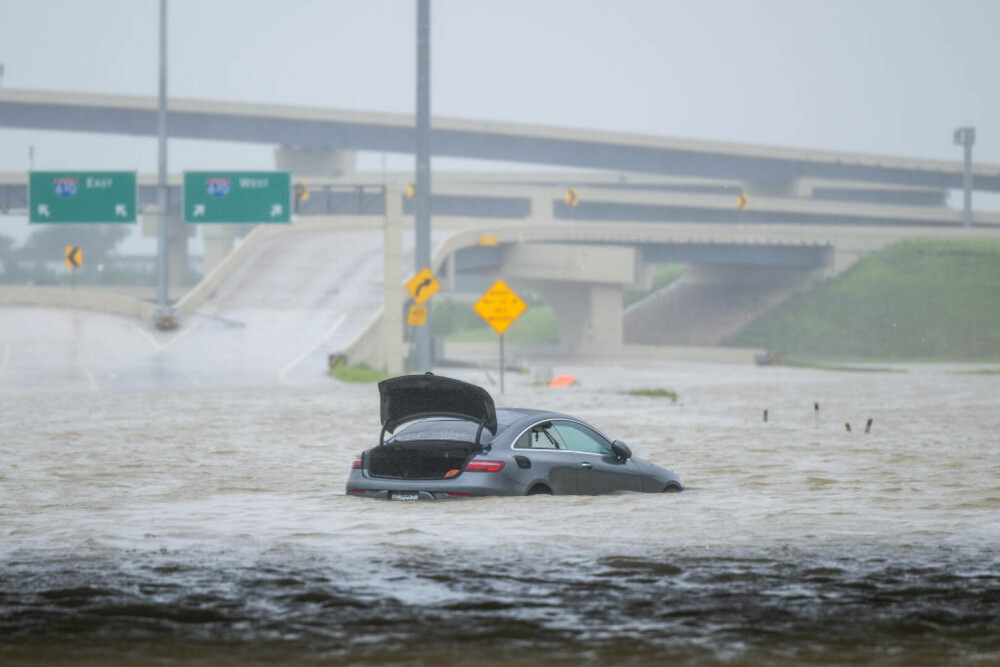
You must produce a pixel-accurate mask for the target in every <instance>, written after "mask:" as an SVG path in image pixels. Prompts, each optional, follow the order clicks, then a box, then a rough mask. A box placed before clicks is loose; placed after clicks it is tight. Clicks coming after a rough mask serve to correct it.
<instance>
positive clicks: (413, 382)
mask: <svg viewBox="0 0 1000 667" xmlns="http://www.w3.org/2000/svg"><path fill="white" fill-rule="evenodd" d="M379 394H380V398H381V417H382V433H381V435H380V437H379V444H378V446H376V447H373V448H371V449H369V450H367V451H365V452H364V453H362V454H360V455H358V456H357V457H356V458H355V460H354V465H353V467H352V469H351V474H350V476H349V477H348V480H347V493H348V494H350V495H354V496H360V497H368V498H387V499H390V500H434V499H441V498H461V497H468V496H497V495H499V496H521V495H534V494H558V495H563V494H600V493H610V492H613V491H645V492H651V493H656V492H662V491H681V490H683V489H684V485H683V484H682V483H681V481H680V479H679V478H678V477H677V475H675V474H674V473H673V472H671V471H669V470H666V469H664V468H661V467H659V466H657V465H654V464H652V463H649V462H648V461H644V460H642V459H640V458H638V457H636V456H633V455H632V451H631V450H630V449H629V448H628V446H627V445H626V444H625V443H624V442H622V441H620V440H610V439H608V438H607V437H605V436H604V435H603V434H601V433H600V432H599V431H598V430H597V429H595V428H594V427H593V426H590V425H589V424H587V423H586V422H584V421H582V420H580V419H577V418H575V417H571V416H569V415H565V414H561V413H558V412H548V411H543V410H529V409H509V408H504V409H499V410H497V409H496V408H495V406H494V404H493V399H492V397H491V396H490V395H489V393H488V392H487V391H486V390H484V389H483V388H481V387H477V386H475V385H472V384H469V383H467V382H462V381H460V380H455V379H452V378H446V377H440V376H435V375H431V374H430V373H428V374H426V375H406V376H402V377H397V378H393V379H390V380H385V381H383V382H380V383H379ZM404 424H405V425H406V426H405V427H404V428H400V427H402V426H404ZM387 436H388V437H387Z"/></svg>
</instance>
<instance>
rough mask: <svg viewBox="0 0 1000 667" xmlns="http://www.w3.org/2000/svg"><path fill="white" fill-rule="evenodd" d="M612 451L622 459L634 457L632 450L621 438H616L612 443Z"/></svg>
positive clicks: (626, 459)
mask: <svg viewBox="0 0 1000 667" xmlns="http://www.w3.org/2000/svg"><path fill="white" fill-rule="evenodd" d="M611 451H612V452H614V454H615V456H617V457H618V458H619V459H621V460H622V461H628V460H629V459H630V458H632V450H631V449H629V446H628V445H626V444H625V443H624V442H622V441H621V440H615V441H614V442H612V443H611Z"/></svg>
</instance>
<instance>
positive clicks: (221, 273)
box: [176, 225, 284, 318]
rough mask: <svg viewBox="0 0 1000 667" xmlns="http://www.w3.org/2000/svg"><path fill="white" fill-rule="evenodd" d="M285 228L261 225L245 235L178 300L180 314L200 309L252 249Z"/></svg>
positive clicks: (187, 313) (185, 315) (184, 315)
mask: <svg viewBox="0 0 1000 667" xmlns="http://www.w3.org/2000/svg"><path fill="white" fill-rule="evenodd" d="M283 229H284V228H281V227H278V228H275V227H265V226H263V225H261V226H259V227H257V228H256V229H254V230H253V231H251V232H250V233H249V234H247V235H246V236H245V237H243V240H242V241H240V243H239V245H237V246H236V247H235V248H233V251H232V252H230V253H229V254H228V255H226V257H225V259H223V260H222V261H221V262H219V263H218V264H216V265H215V268H214V269H212V270H211V271H209V273H208V275H206V276H205V277H204V278H202V280H201V282H200V283H198V284H197V285H195V286H194V288H192V289H191V291H189V292H188V293H187V294H185V295H184V296H183V298H181V300H180V301H178V302H177V305H176V308H177V310H178V311H180V316H181V317H182V318H184V317H187V316H188V315H190V314H191V313H193V312H194V311H196V310H198V308H199V307H200V306H201V304H203V303H205V301H207V300H208V298H209V297H211V296H212V295H213V294H215V290H217V289H219V285H221V284H222V282H223V281H224V280H225V279H226V278H228V277H229V275H230V274H231V273H232V272H233V271H235V270H236V267H238V266H239V265H240V264H241V263H242V262H243V260H244V259H246V257H247V255H249V254H250V251H251V250H253V249H254V248H256V247H257V246H258V245H259V244H260V242H261V241H263V240H264V239H266V238H269V237H271V236H274V235H275V234H277V233H281V232H282V231H283Z"/></svg>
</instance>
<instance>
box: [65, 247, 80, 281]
mask: <svg viewBox="0 0 1000 667" xmlns="http://www.w3.org/2000/svg"><path fill="white" fill-rule="evenodd" d="M81 266H83V250H82V249H81V248H80V246H78V245H68V246H66V268H67V269H69V270H70V272H71V273H72V274H73V289H76V270H77V269H79V268H80V267H81Z"/></svg>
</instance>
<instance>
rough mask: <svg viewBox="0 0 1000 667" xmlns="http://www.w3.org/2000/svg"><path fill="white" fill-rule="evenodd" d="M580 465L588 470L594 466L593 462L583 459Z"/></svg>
mask: <svg viewBox="0 0 1000 667" xmlns="http://www.w3.org/2000/svg"><path fill="white" fill-rule="evenodd" d="M580 467H581V468H583V469H584V470H590V469H591V468H593V467H594V464H593V463H587V462H586V461H584V462H583V463H581V464H580Z"/></svg>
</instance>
